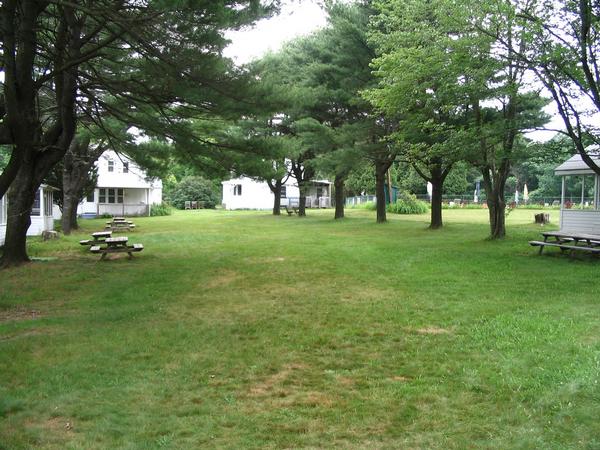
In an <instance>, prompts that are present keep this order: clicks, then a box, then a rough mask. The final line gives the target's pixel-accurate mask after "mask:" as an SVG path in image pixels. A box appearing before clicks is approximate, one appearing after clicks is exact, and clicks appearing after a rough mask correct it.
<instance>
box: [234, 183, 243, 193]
mask: <svg viewBox="0 0 600 450" xmlns="http://www.w3.org/2000/svg"><path fill="white" fill-rule="evenodd" d="M233 195H242V185H241V184H236V185H234V186H233Z"/></svg>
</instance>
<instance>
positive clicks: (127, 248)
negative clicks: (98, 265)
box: [90, 236, 144, 259]
mask: <svg viewBox="0 0 600 450" xmlns="http://www.w3.org/2000/svg"><path fill="white" fill-rule="evenodd" d="M128 241H129V238H128V237H127V236H120V237H109V238H106V239H105V240H104V243H105V244H106V247H101V246H99V245H96V246H93V247H91V248H90V251H91V252H92V253H101V254H102V257H101V258H100V259H105V258H106V255H107V254H109V253H127V254H128V255H129V259H131V258H133V252H141V251H142V250H144V246H143V245H142V244H133V245H128Z"/></svg>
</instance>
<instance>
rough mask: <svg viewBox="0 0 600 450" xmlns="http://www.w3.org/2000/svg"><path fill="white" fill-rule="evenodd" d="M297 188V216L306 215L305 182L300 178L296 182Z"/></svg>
mask: <svg viewBox="0 0 600 450" xmlns="http://www.w3.org/2000/svg"><path fill="white" fill-rule="evenodd" d="M298 190H299V191H300V199H299V201H298V216H300V217H304V216H306V184H305V181H304V180H302V181H301V182H298Z"/></svg>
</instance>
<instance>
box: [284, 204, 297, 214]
mask: <svg viewBox="0 0 600 450" xmlns="http://www.w3.org/2000/svg"><path fill="white" fill-rule="evenodd" d="M284 208H285V212H287V213H288V216H291V215H292V214H298V207H297V206H292V207H291V208H290V207H289V206H287V205H285V206H284Z"/></svg>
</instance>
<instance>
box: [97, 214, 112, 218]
mask: <svg viewBox="0 0 600 450" xmlns="http://www.w3.org/2000/svg"><path fill="white" fill-rule="evenodd" d="M112 217H113V215H112V214H109V213H104V214H101V215H100V218H101V219H112Z"/></svg>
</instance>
